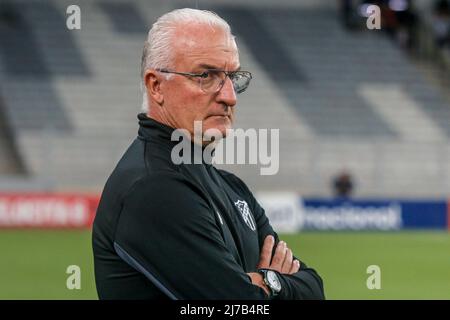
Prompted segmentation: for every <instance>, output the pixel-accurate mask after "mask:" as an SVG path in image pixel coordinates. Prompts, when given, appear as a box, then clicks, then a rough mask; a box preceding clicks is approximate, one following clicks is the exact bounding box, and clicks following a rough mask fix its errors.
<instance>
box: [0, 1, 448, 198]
mask: <svg viewBox="0 0 450 320" xmlns="http://www.w3.org/2000/svg"><path fill="white" fill-rule="evenodd" d="M6 3H8V5H6ZM70 4H71V3H70V1H51V0H48V1H32V2H29V1H24V0H18V1H10V2H2V5H0V11H1V12H3V13H2V15H0V16H2V17H3V18H2V20H1V21H0V43H1V46H0V96H1V97H2V98H3V109H2V110H3V111H4V112H3V115H2V116H3V117H4V119H5V120H6V121H7V123H8V124H9V126H10V128H11V132H12V134H13V135H14V139H15V144H14V146H15V148H16V150H15V152H16V153H17V155H18V158H19V159H20V161H21V163H23V172H27V173H28V176H29V179H30V180H29V181H34V182H33V183H30V184H28V183H26V182H24V183H19V184H17V185H20V188H23V189H25V190H26V189H27V188H30V186H33V188H39V187H41V188H45V189H49V190H83V191H84V190H90V191H100V190H101V188H102V186H103V184H104V182H105V180H106V178H107V176H108V175H109V173H110V172H111V170H112V169H113V166H114V165H115V163H116V162H117V160H118V158H119V157H120V155H121V154H122V153H123V151H124V150H125V148H126V147H127V146H128V144H129V142H130V141H131V140H132V139H133V138H134V137H135V135H136V131H137V124H136V117H135V116H136V114H137V113H138V112H139V110H140V105H141V93H140V90H139V81H140V80H139V67H140V65H139V62H140V55H141V50H142V45H143V41H144V39H145V35H146V31H147V29H148V27H149V25H150V23H151V22H152V21H154V19H155V18H156V17H157V16H159V15H160V14H162V13H164V12H166V11H169V10H171V9H173V8H175V6H174V5H173V4H170V3H168V2H165V1H143V0H133V1H105V0H104V1H100V0H98V1H97V0H92V1H87V0H84V1H78V5H79V6H80V8H81V10H82V18H81V19H82V28H81V30H72V31H70V30H68V29H67V28H65V19H66V8H67V6H68V5H70ZM189 4H190V5H191V6H194V7H195V4H196V2H195V1H190V2H189ZM186 5H187V4H183V5H181V4H180V5H179V6H178V7H182V6H186ZM269 5H270V3H269V1H249V2H248V3H246V4H245V6H244V5H242V4H240V1H217V2H215V4H214V5H211V6H207V5H204V4H203V3H200V5H199V6H200V8H205V9H213V10H216V11H217V12H218V13H219V14H220V15H222V16H223V17H224V18H226V19H227V20H228V21H229V22H230V24H231V26H232V28H233V32H234V33H235V34H236V35H237V37H238V45H239V48H240V56H241V62H242V66H243V68H244V69H248V70H250V71H252V73H253V76H254V80H253V82H252V84H251V87H250V89H249V90H248V92H246V93H245V94H244V95H242V96H240V100H239V106H238V109H237V123H236V127H241V128H257V129H259V128H261V129H264V128H268V129H271V128H274V129H276V128H279V129H280V155H279V160H280V171H279V174H277V175H275V176H261V175H259V167H256V166H250V165H239V166H224V167H225V168H227V169H229V170H231V171H234V172H237V173H238V175H239V176H240V177H241V178H242V179H243V180H245V181H246V182H247V183H248V184H249V186H250V187H251V188H253V189H254V190H270V191H277V190H292V191H297V192H300V193H301V194H302V195H305V196H316V195H317V196H326V195H330V194H331V191H332V190H331V188H330V181H331V178H332V177H333V176H334V175H335V174H336V173H337V172H340V171H342V170H343V169H346V170H347V171H349V172H351V174H352V176H353V177H354V178H355V196H358V197H368V196H397V197H417V196H423V197H429V196H431V197H439V196H445V195H447V193H448V189H449V187H450V161H449V160H450V150H449V141H448V140H449V136H450V104H449V100H448V97H447V96H446V95H445V94H444V93H443V92H442V90H441V89H440V88H439V87H438V86H436V85H434V84H433V83H432V82H430V81H429V80H428V79H427V77H426V76H425V75H424V73H423V71H422V70H421V69H420V68H419V67H418V66H417V64H416V63H415V62H414V61H413V60H412V59H411V58H410V57H409V55H408V54H407V53H405V52H404V51H403V50H402V49H401V48H399V47H398V46H397V45H396V44H395V43H394V42H392V41H391V40H390V39H389V38H388V37H385V36H384V35H383V34H382V33H380V32H378V31H368V30H367V31H361V32H350V31H348V30H346V29H345V28H344V27H343V26H342V25H341V23H340V22H339V19H338V9H337V6H336V3H335V2H333V1H304V2H303V1H302V2H298V1H293V0H292V1H286V0H285V1H280V3H279V6H277V8H276V9H273V8H270V7H269ZM430 10H431V9H430ZM5 17H6V18H5ZM1 159H2V158H1ZM1 159H0V163H2V165H1V166H2V168H3V167H5V166H6V167H5V168H8V167H7V165H6V164H5V163H7V160H1ZM8 170H9V169H8ZM8 170H6V171H8ZM19 171H20V170H19ZM1 172H2V173H3V172H4V171H3V170H2V171H1ZM16 172H17V170H16V171H15V169H11V170H10V172H9V173H10V174H9V175H11V174H14V173H16ZM8 179H9V180H7V181H8V182H5V181H6V180H4V179H2V177H1V176H0V188H8V187H10V186H11V183H12V182H11V181H12V180H10V179H11V178H10V177H8ZM21 179H22V178H21ZM2 181H3V182H2Z"/></svg>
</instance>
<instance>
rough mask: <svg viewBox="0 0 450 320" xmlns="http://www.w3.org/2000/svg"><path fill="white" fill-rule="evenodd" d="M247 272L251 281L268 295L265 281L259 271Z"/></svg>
mask: <svg viewBox="0 0 450 320" xmlns="http://www.w3.org/2000/svg"><path fill="white" fill-rule="evenodd" d="M247 274H248V275H249V276H250V278H251V279H252V283H253V284H254V285H255V286H258V287H260V288H262V289H263V290H264V291H265V292H266V294H267V295H268V296H270V291H269V288H268V287H267V285H266V283H265V282H264V279H263V276H262V275H261V274H260V273H257V272H249V273H247Z"/></svg>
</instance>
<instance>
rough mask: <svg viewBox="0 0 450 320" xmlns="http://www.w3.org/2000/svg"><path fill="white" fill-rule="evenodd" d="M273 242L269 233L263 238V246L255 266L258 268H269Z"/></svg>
mask: <svg viewBox="0 0 450 320" xmlns="http://www.w3.org/2000/svg"><path fill="white" fill-rule="evenodd" d="M274 243H275V239H274V238H273V236H271V235H269V236H267V237H266V238H265V239H264V243H263V247H262V249H261V257H260V258H259V263H258V266H257V267H258V268H264V269H267V268H269V266H270V260H271V259H272V250H273V245H274Z"/></svg>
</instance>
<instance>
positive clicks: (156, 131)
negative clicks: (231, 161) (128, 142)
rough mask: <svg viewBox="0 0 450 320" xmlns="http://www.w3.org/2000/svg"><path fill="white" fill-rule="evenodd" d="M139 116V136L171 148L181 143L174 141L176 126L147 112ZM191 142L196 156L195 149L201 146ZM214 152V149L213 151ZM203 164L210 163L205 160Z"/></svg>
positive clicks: (192, 150) (192, 153) (192, 152)
mask: <svg viewBox="0 0 450 320" xmlns="http://www.w3.org/2000/svg"><path fill="white" fill-rule="evenodd" d="M137 118H138V119H139V131H138V135H139V138H141V139H144V140H146V141H154V142H157V143H158V144H163V145H166V146H168V147H170V148H173V147H174V146H175V145H177V144H178V143H180V141H172V140H171V138H172V133H173V131H175V128H172V127H170V126H168V125H165V124H163V123H161V122H158V121H156V120H154V119H152V118H149V117H148V116H147V115H146V114H145V113H139V114H138V116H137ZM190 144H191V155H192V157H193V156H194V150H195V149H197V151H199V150H198V148H199V146H198V145H195V144H194V143H193V142H190ZM204 149H205V146H202V147H201V150H202V151H200V152H203V151H204ZM213 153H214V151H213ZM202 163H203V164H209V163H207V162H204V161H203V158H202Z"/></svg>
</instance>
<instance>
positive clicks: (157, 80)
mask: <svg viewBox="0 0 450 320" xmlns="http://www.w3.org/2000/svg"><path fill="white" fill-rule="evenodd" d="M144 84H145V87H146V90H147V96H148V99H150V100H153V101H155V102H156V103H157V104H159V105H161V104H162V103H163V101H164V96H163V94H162V92H161V75H159V74H158V73H157V71H155V70H147V71H146V72H145V75H144Z"/></svg>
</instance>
